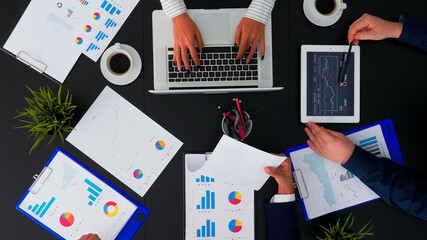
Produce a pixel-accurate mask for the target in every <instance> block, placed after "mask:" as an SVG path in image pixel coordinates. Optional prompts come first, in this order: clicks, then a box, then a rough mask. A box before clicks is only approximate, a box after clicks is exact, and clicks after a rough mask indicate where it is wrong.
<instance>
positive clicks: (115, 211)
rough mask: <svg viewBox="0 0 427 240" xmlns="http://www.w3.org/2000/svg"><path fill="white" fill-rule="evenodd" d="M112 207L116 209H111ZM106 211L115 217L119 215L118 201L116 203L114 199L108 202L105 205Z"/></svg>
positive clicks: (108, 214) (109, 215) (106, 213)
mask: <svg viewBox="0 0 427 240" xmlns="http://www.w3.org/2000/svg"><path fill="white" fill-rule="evenodd" d="M110 207H111V208H110ZM111 209H114V211H111ZM104 213H105V215H107V216H108V217H114V216H116V215H117V213H119V206H118V205H117V203H115V202H113V201H110V202H107V203H106V204H105V205H104Z"/></svg>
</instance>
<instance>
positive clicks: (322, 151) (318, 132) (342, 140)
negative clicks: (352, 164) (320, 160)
mask: <svg viewBox="0 0 427 240" xmlns="http://www.w3.org/2000/svg"><path fill="white" fill-rule="evenodd" d="M304 130H305V132H306V133H307V135H308V137H309V138H310V140H307V143H308V146H310V148H311V149H313V151H315V152H316V153H317V154H319V155H320V156H322V157H324V158H326V159H329V160H331V161H333V162H336V163H340V164H344V163H346V162H347V161H348V159H349V158H350V157H351V154H353V151H354V148H355V147H354V144H353V143H352V142H351V141H350V139H348V138H347V137H346V136H344V134H342V133H339V132H335V131H332V130H329V129H325V128H323V127H319V126H318V125H317V124H315V123H313V122H309V123H308V124H307V127H306V128H305V129H304Z"/></svg>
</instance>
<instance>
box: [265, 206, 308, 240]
mask: <svg viewBox="0 0 427 240" xmlns="http://www.w3.org/2000/svg"><path fill="white" fill-rule="evenodd" d="M264 210H265V215H266V216H267V224H268V239H269V240H299V239H301V236H300V232H299V227H298V219H297V206H296V203H295V201H292V202H285V203H266V204H264Z"/></svg>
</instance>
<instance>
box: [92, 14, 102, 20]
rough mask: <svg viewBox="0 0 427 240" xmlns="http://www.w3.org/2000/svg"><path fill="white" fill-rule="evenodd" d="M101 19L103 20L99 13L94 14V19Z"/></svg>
mask: <svg viewBox="0 0 427 240" xmlns="http://www.w3.org/2000/svg"><path fill="white" fill-rule="evenodd" d="M100 18H101V15H100V14H99V13H94V14H93V19H95V20H99V19H100Z"/></svg>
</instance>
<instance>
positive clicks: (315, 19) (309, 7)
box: [303, 0, 346, 27]
mask: <svg viewBox="0 0 427 240" xmlns="http://www.w3.org/2000/svg"><path fill="white" fill-rule="evenodd" d="M343 4H345V3H343ZM345 7H346V5H344V8H345ZM303 10H304V14H305V16H306V17H307V19H308V20H309V21H310V22H312V23H313V24H315V25H317V26H319V27H328V26H331V25H333V24H334V23H336V22H337V21H338V20H339V19H340V17H341V15H342V13H343V8H338V10H337V11H336V12H335V13H334V14H332V15H329V16H325V15H322V14H320V13H319V12H318V11H317V10H316V8H315V6H314V1H313V0H311V1H310V0H305V1H304V4H303Z"/></svg>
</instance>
